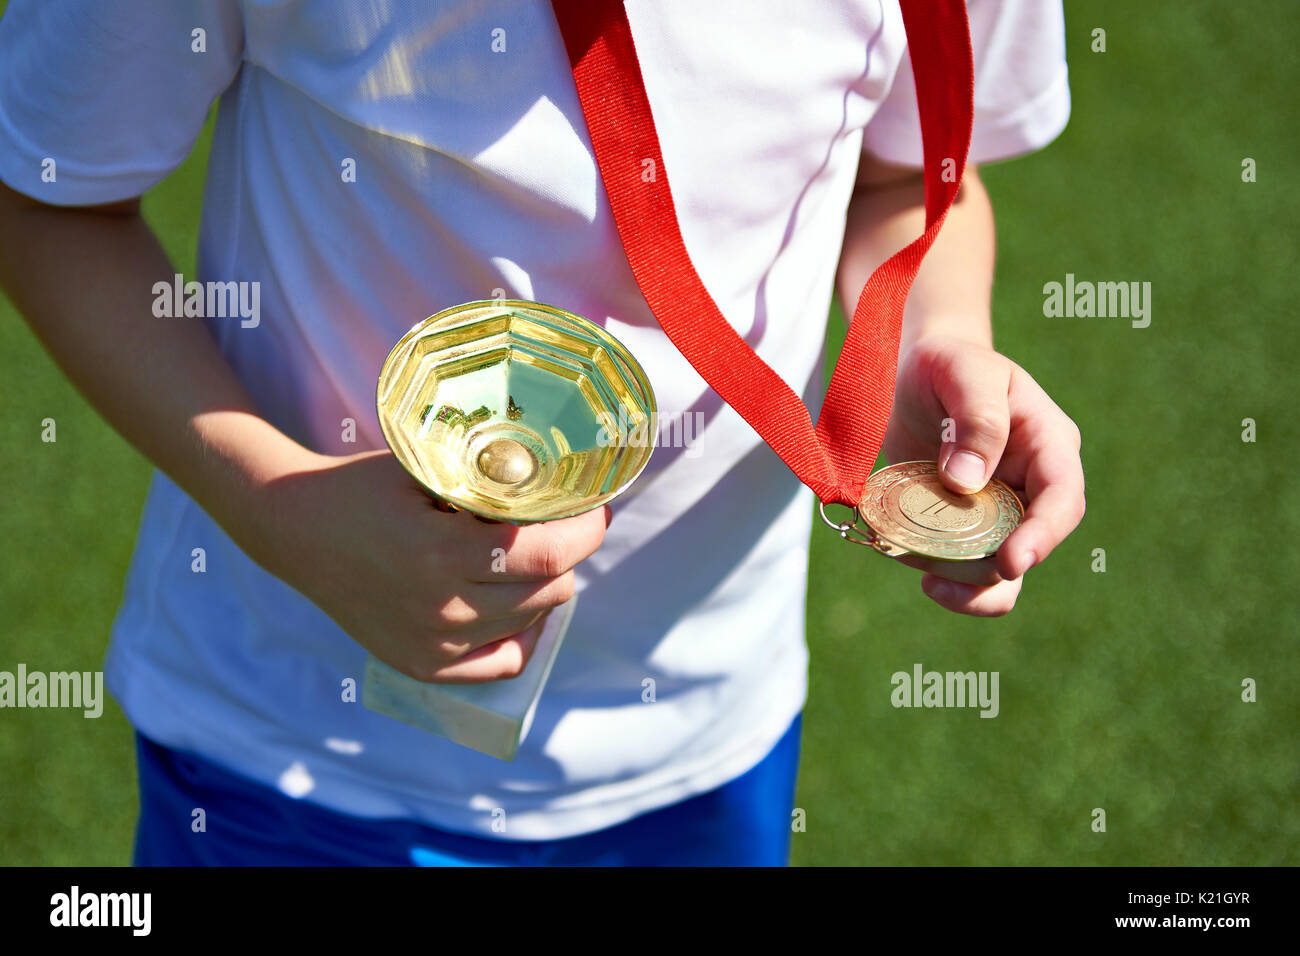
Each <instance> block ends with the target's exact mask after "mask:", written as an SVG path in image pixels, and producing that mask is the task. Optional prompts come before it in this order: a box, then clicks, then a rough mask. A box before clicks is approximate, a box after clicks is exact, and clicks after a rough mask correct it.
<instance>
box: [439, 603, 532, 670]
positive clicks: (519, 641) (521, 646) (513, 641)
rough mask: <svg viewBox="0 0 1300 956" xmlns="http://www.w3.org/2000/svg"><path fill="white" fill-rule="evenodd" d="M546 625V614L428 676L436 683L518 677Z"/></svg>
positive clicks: (526, 664) (530, 657)
mask: <svg viewBox="0 0 1300 956" xmlns="http://www.w3.org/2000/svg"><path fill="white" fill-rule="evenodd" d="M545 626H546V615H545V614H543V615H541V616H540V617H539V618H538V619H537V620H536V621H535V622H534V623H532V624H531V625H529V626H528V627H526V628H524V629H523V630H522V631H519V632H517V633H514V634H509V635H507V636H505V637H501V638H499V639H497V640H495V641H492V642H490V643H488V644H484V645H482V646H480V647H478V648H476V649H475V650H473V651H471V652H470V653H468V654H465V655H464V656H462V657H460V658H458V659H457V660H456V661H455V663H453V664H448V665H447V666H446V667H441V668H439V669H438V670H436V671H435V672H434V673H433V674H432V675H430V676H429V677H428V678H427V681H428V682H429V683H436V684H483V683H486V682H488V681H497V680H509V679H510V678H513V677H518V676H519V675H520V674H522V673H523V672H524V668H525V667H527V666H528V662H529V660H531V659H532V656H533V651H535V650H536V649H537V639H538V638H539V637H540V636H541V633H542V629H543V628H544V627H545Z"/></svg>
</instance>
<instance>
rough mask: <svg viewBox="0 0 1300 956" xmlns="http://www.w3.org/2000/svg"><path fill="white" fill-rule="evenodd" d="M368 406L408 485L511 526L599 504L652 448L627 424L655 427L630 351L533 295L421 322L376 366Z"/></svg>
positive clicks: (649, 394)
mask: <svg viewBox="0 0 1300 956" xmlns="http://www.w3.org/2000/svg"><path fill="white" fill-rule="evenodd" d="M377 407H378V411H379V424H380V426H381V428H382V429H383V432H384V438H385V439H386V440H387V442H388V444H389V447H391V448H392V450H393V454H394V455H395V456H396V457H397V460H398V461H399V462H401V464H402V466H403V467H404V468H405V469H406V470H407V471H408V472H410V473H411V475H412V476H413V477H414V478H415V480H416V481H418V482H419V483H420V484H421V485H423V486H424V487H425V488H426V489H428V490H429V491H430V492H431V493H432V494H433V495H435V496H436V497H437V498H439V499H441V500H442V501H443V502H445V503H447V504H449V505H453V506H455V507H456V508H460V509H463V510H465V511H470V512H473V513H474V514H477V515H481V516H483V517H486V518H496V519H499V520H503V521H510V522H514V523H524V522H531V521H546V520H550V519H553V518H564V517H569V516H570V515H575V514H581V513H582V512H584V511H589V510H591V509H592V508H597V507H599V506H600V505H603V504H605V503H606V502H607V501H609V500H610V499H612V498H614V497H615V496H616V495H618V494H619V493H620V492H621V491H623V489H625V488H626V487H627V486H628V485H629V484H631V483H632V481H633V480H634V479H635V478H636V477H637V476H638V475H639V474H640V473H641V471H642V469H644V468H645V465H646V463H647V462H648V461H649V459H650V453H651V452H652V451H653V450H654V442H653V441H647V440H644V436H646V435H647V434H648V433H650V432H652V431H653V429H651V428H647V427H638V426H642V425H645V424H647V423H653V422H654V421H655V417H656V413H657V408H656V405H655V397H654V392H653V390H652V389H651V387H650V382H649V380H648V379H647V378H646V376H645V372H644V371H643V370H642V369H641V366H640V365H639V364H638V363H637V361H636V359H634V358H633V357H632V355H631V353H629V352H628V350H627V349H626V348H624V346H623V345H622V344H621V343H620V342H619V341H618V340H617V339H615V338H614V337H613V336H612V335H610V334H609V333H608V332H606V331H605V330H604V329H602V328H601V327H600V326H598V325H596V324H594V323H592V322H589V321H587V320H586V319H583V318H581V317H579V316H576V315H573V314H572V313H570V312H565V311H563V310H562V309H557V308H555V307H553V306H549V305H543V304H542V303H539V302H527V301H523V300H519V299H507V300H505V301H495V300H487V301H481V302H467V303H465V304H464V305H458V306H455V307H454V308H450V309H446V310H444V311H442V312H439V313H437V314H436V315H432V316H430V317H429V318H427V319H425V320H424V321H423V322H421V323H419V324H418V325H416V326H415V327H414V328H413V329H411V330H410V331H409V332H407V333H406V335H404V336H402V338H401V340H400V341H398V343H397V345H395V346H394V347H393V350H392V352H390V353H389V355H388V358H387V359H386V360H385V361H384V365H383V368H382V369H381V370H380V373H379V387H378V395H377ZM620 414H621V416H622V418H621V419H620ZM610 421H626V422H627V423H628V426H629V427H628V428H627V429H622V428H614V429H610V428H608V427H606V425H607V423H608V422H610Z"/></svg>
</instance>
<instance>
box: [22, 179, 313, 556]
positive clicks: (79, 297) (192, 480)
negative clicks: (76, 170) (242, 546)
mask: <svg viewBox="0 0 1300 956" xmlns="http://www.w3.org/2000/svg"><path fill="white" fill-rule="evenodd" d="M172 274H173V269H172V267H171V265H170V263H169V262H168V260H167V256H166V254H165V253H164V252H163V250H162V248H161V246H160V245H159V244H158V241H157V239H156V238H155V236H154V235H153V232H152V231H151V230H150V229H149V227H148V225H147V224H146V223H145V222H144V221H143V220H142V219H141V218H140V216H139V215H138V209H137V208H136V206H135V204H129V203H128V204H117V205H116V206H114V207H103V208H101V209H64V208H56V207H51V206H46V205H42V204H37V203H34V202H32V201H30V200H28V199H26V198H25V197H22V196H20V195H19V194H17V193H14V192H13V191H11V190H9V189H7V188H5V187H4V186H2V185H0V286H3V288H4V290H5V292H6V293H7V294H8V295H9V297H10V299H11V300H12V301H13V303H14V305H15V306H16V307H17V308H18V311H19V312H21V313H22V314H23V315H24V316H25V318H26V319H27V322H28V324H29V325H30V326H31V327H32V329H33V331H34V332H35V333H36V335H37V336H38V337H39V338H40V339H41V341H42V342H43V343H44V345H45V347H46V348H47V349H48V350H49V352H50V354H51V355H52V356H53V358H54V360H55V361H56V362H57V363H58V364H59V366H60V367H61V368H62V369H63V371H64V373H65V374H66V375H67V376H68V378H69V379H70V380H71V381H72V383H73V384H74V385H75V386H76V387H77V388H78V389H79V390H80V391H81V393H82V394H83V395H85V397H86V398H87V400H88V401H89V402H90V403H91V405H93V406H94V407H95V409H96V410H97V411H98V412H99V413H100V414H101V415H103V417H104V418H105V419H106V420H107V421H108V423H109V424H110V425H112V426H113V427H114V428H115V429H116V430H117V431H118V432H120V433H121V434H122V435H123V436H124V437H125V438H126V439H127V440H128V441H129V442H131V444H133V445H134V446H135V447H136V448H137V449H139V450H140V451H141V452H142V453H143V454H144V455H145V456H146V457H147V458H148V459H149V460H150V461H152V462H153V463H154V464H156V465H157V466H158V467H159V468H161V469H162V470H163V471H164V472H166V473H167V474H168V475H169V476H170V477H171V478H172V479H173V480H175V481H176V482H177V483H178V484H179V485H180V486H181V487H182V488H184V489H185V490H186V491H187V492H188V493H189V494H190V495H191V496H192V497H194V499H195V500H196V501H198V502H199V504H201V505H202V506H203V507H204V508H205V509H206V510H207V511H208V512H209V513H210V514H211V515H212V516H213V518H214V519H216V520H217V521H218V522H219V523H221V524H222V525H223V526H225V527H226V528H227V530H230V531H231V532H232V534H236V536H237V537H238V536H239V535H238V534H237V533H236V532H242V531H244V530H248V531H250V532H251V531H252V529H253V528H254V527H255V526H256V523H257V521H258V520H259V516H257V515H255V514H253V513H251V512H252V508H251V506H250V502H251V501H252V498H253V496H251V495H250V491H252V490H254V489H256V488H257V487H259V486H261V485H264V484H265V483H267V482H269V481H271V480H273V479H274V478H276V477H278V476H279V475H282V474H285V473H288V472H291V471H296V470H301V469H302V468H303V467H304V466H306V465H308V464H310V463H311V462H312V460H313V458H314V457H315V456H313V455H312V453H310V452H309V451H307V449H304V448H303V447H302V446H300V445H298V444H297V443H296V442H294V441H292V440H291V439H289V438H288V437H286V436H285V435H284V434H283V433H281V432H280V431H279V430H278V429H276V428H274V427H273V426H272V425H271V424H269V423H268V422H267V421H265V420H264V419H263V418H262V417H261V416H260V415H259V414H258V412H257V409H256V407H255V406H254V404H253V402H252V400H251V399H250V398H249V396H248V394H247V392H246V391H245V390H244V388H243V386H242V385H241V384H240V382H239V381H238V379H237V378H236V377H235V374H234V372H233V371H232V370H231V368H230V366H229V364H228V363H227V362H226V361H225V359H224V357H223V356H222V355H221V353H220V351H219V350H218V349H217V346H216V343H215V342H214V341H213V340H212V337H211V336H210V335H209V334H208V331H207V330H206V329H205V328H204V327H203V325H202V324H201V322H200V321H199V320H196V319H190V318H174V319H166V318H157V317H155V316H154V315H153V312H152V302H153V298H154V296H153V291H152V290H153V285H154V283H155V282H158V281H159V280H164V281H171V277H172Z"/></svg>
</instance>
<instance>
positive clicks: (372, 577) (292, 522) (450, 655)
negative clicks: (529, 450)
mask: <svg viewBox="0 0 1300 956" xmlns="http://www.w3.org/2000/svg"><path fill="white" fill-rule="evenodd" d="M313 461H314V462H315V463H316V467H312V468H309V469H306V470H301V471H297V472H294V473H293V474H289V475H286V476H284V477H280V478H277V479H275V480H273V481H271V482H269V483H268V484H266V485H264V486H263V487H262V488H261V490H260V492H259V501H258V506H257V507H255V508H254V509H253V511H254V512H256V516H254V515H250V516H249V517H252V518H253V520H252V521H249V522H246V527H245V528H244V529H232V530H234V531H235V534H234V536H235V537H236V540H237V541H238V542H239V544H240V545H241V546H242V547H243V548H244V549H245V550H246V551H247V552H248V554H249V556H250V557H252V558H253V559H254V560H256V561H257V562H258V563H259V564H261V565H262V566H263V567H264V568H266V569H267V570H268V571H270V572H271V573H273V574H275V575H276V576H277V577H279V578H281V579H282V580H284V581H285V582H287V583H288V584H290V585H291V586H292V587H294V588H296V589H297V590H298V591H300V592H301V593H302V594H303V595H305V596H306V597H307V598H309V599H310V600H311V601H313V602H314V603H315V604H316V605H317V606H318V607H320V608H321V609H322V610H323V611H325V612H326V613H327V614H329V616H330V617H332V618H333V619H334V621H335V622H336V623H338V625H339V626H340V627H342V628H343V630H345V631H346V632H347V633H348V634H349V635H350V636H351V637H352V638H353V640H355V641H356V642H357V643H359V644H361V645H362V646H363V647H365V648H366V649H367V650H369V651H370V652H371V653H372V654H374V655H375V656H376V657H378V658H379V659H380V660H382V661H384V662H385V663H386V664H389V665H390V666H392V667H394V668H396V669H397V670H399V671H401V672H402V673H404V674H407V675H409V676H411V677H414V678H415V679H416V680H421V681H427V682H434V683H448V684H476V683H483V682H486V681H493V680H501V679H504V678H511V677H517V676H518V675H519V674H520V673H521V672H522V671H523V669H524V666H525V665H526V664H527V663H528V659H529V657H530V656H531V655H532V652H533V648H534V647H535V645H536V643H537V638H538V636H539V634H540V633H541V630H542V626H543V623H544V621H545V616H546V614H547V612H549V611H550V610H551V609H552V608H554V607H557V606H558V605H560V604H563V603H564V602H565V601H567V600H568V599H569V598H571V597H572V596H573V589H574V579H573V567H574V566H575V565H576V564H578V562H580V561H582V560H583V559H584V558H586V557H588V556H590V555H591V554H592V553H593V552H594V551H595V550H596V549H597V548H598V547H599V546H600V543H601V541H602V540H603V539H604V537H605V529H606V527H608V525H609V519H610V510H609V507H608V506H605V507H603V508H599V509H596V510H595V511H590V512H587V513H586V514H582V515H577V516H576V517H573V518H564V519H560V520H556V521H547V522H543V523H540V524H532V525H524V526H521V527H516V526H514V525H509V524H499V523H494V522H487V521H482V520H480V519H477V518H475V517H474V516H473V515H470V514H467V513H465V512H458V513H454V514H452V513H446V512H442V511H439V510H437V509H436V508H434V507H433V501H432V499H431V498H430V497H429V495H428V494H427V493H426V492H425V491H424V490H423V489H421V488H420V487H419V486H418V485H417V484H416V483H415V481H414V480H413V479H412V478H411V477H410V476H409V475H408V474H407V473H406V472H405V471H404V470H403V469H402V467H401V466H400V465H399V464H398V463H397V460H396V459H395V458H394V457H393V455H392V454H391V453H390V452H386V451H384V452H364V453H361V454H357V455H350V456H346V457H327V456H313Z"/></svg>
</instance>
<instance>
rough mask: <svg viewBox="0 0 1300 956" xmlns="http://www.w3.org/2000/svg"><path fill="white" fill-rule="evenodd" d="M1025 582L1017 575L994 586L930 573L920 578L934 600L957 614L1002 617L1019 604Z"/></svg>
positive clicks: (923, 587) (928, 595)
mask: <svg viewBox="0 0 1300 956" xmlns="http://www.w3.org/2000/svg"><path fill="white" fill-rule="evenodd" d="M1023 582H1024V578H1016V579H1015V580H1014V581H1001V582H999V583H997V584H995V585H993V586H992V587H979V586H978V585H974V584H962V583H960V582H957V581H950V580H947V579H945V578H941V577H939V576H938V575H935V574H927V575H925V576H924V577H922V578H921V590H922V591H923V592H924V593H925V596H926V597H928V598H929V599H930V600H931V601H933V602H934V603H935V604H937V605H939V606H940V607H942V608H945V609H947V610H949V611H952V612H954V613H956V614H969V615H971V616H973V617H1000V616H1002V615H1003V614H1006V613H1007V612H1008V611H1010V610H1011V609H1012V608H1013V607H1015V606H1016V598H1017V597H1019V596H1020V587H1021V584H1022V583H1023Z"/></svg>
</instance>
